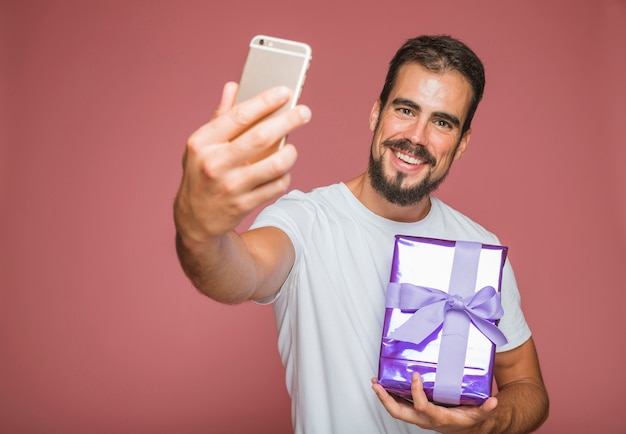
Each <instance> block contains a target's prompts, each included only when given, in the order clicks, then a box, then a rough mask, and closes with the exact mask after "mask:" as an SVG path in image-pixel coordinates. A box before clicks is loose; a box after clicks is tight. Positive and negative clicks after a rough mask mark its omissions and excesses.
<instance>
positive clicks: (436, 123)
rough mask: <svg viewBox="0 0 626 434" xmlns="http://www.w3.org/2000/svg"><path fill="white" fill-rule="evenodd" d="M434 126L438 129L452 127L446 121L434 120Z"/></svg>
mask: <svg viewBox="0 0 626 434" xmlns="http://www.w3.org/2000/svg"><path fill="white" fill-rule="evenodd" d="M435 125H437V126H438V127H442V128H448V129H450V128H452V125H451V124H450V122H448V121H444V120H443V119H437V120H435Z"/></svg>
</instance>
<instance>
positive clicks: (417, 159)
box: [383, 140, 436, 166]
mask: <svg viewBox="0 0 626 434" xmlns="http://www.w3.org/2000/svg"><path fill="white" fill-rule="evenodd" d="M383 145H384V146H386V147H387V148H389V150H390V151H391V152H392V153H393V155H395V156H396V158H397V159H398V160H399V161H401V162H403V163H405V164H408V165H410V166H420V165H430V166H434V165H435V162H436V161H435V158H434V157H433V156H432V155H431V154H430V153H429V152H428V151H427V150H426V148H424V147H423V146H421V145H414V144H413V143H411V142H410V141H408V140H387V141H385V142H383Z"/></svg>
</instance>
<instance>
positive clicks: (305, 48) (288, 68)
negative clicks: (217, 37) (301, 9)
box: [235, 35, 311, 161]
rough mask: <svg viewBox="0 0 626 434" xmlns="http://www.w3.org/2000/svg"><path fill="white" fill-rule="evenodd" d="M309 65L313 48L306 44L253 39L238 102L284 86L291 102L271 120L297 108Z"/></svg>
mask: <svg viewBox="0 0 626 434" xmlns="http://www.w3.org/2000/svg"><path fill="white" fill-rule="evenodd" d="M310 62H311V47H310V46H309V45H307V44H305V43H303V42H296V41H290V40H287V39H280V38H276V37H272V36H265V35H257V36H255V37H253V38H252V40H251V41H250V48H249V51H248V57H247V59H246V63H245V65H244V67H243V72H242V74H241V80H239V91H238V92H237V98H236V100H235V102H236V103H238V102H241V101H245V100H246V99H249V98H252V97H253V96H255V95H258V94H259V93H261V92H263V91H264V90H267V89H270V88H272V87H275V86H280V85H284V86H287V87H289V88H290V89H291V99H290V100H289V102H288V103H287V104H285V105H284V106H283V107H282V108H281V109H279V110H278V111H277V112H275V113H273V114H272V115H270V116H275V115H276V114H278V113H281V112H282V111H284V110H287V109H290V108H293V107H295V106H296V104H297V101H298V98H299V97H300V94H301V92H302V86H303V85H304V80H305V78H306V73H307V70H308V69H309V64H310ZM285 139H286V138H285V137H283V138H282V139H281V140H280V141H279V142H277V143H276V144H275V145H274V146H272V148H271V149H269V150H268V151H267V152H263V153H262V154H259V155H256V156H255V157H254V158H252V159H251V161H258V160H260V159H262V158H265V157H266V156H268V155H270V154H271V153H272V152H275V151H276V150H277V149H279V148H280V147H281V146H283V144H284V143H285Z"/></svg>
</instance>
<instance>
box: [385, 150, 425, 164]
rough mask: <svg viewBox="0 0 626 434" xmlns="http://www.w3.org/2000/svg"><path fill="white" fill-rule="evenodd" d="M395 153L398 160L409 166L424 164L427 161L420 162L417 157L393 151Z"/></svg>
mask: <svg viewBox="0 0 626 434" xmlns="http://www.w3.org/2000/svg"><path fill="white" fill-rule="evenodd" d="M393 153H394V154H395V156H396V157H397V158H398V160H401V161H404V162H405V163H408V164H415V165H417V164H424V163H425V161H424V160H420V159H418V158H416V157H413V156H411V155H407V154H403V153H402V152H399V151H393Z"/></svg>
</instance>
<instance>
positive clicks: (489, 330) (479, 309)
mask: <svg viewBox="0 0 626 434" xmlns="http://www.w3.org/2000/svg"><path fill="white" fill-rule="evenodd" d="M387 307H390V308H399V309H408V310H414V309H416V310H417V311H416V312H415V313H414V314H413V315H411V317H410V318H409V319H408V320H407V321H406V322H405V323H404V324H402V325H401V326H400V327H398V328H397V329H396V330H394V331H393V332H391V333H390V334H389V335H388V337H389V338H391V339H396V340H400V341H405V342H413V343H415V344H420V343H421V342H423V341H424V340H425V339H426V338H427V337H428V336H430V335H431V334H432V333H433V332H434V331H435V330H437V329H438V328H439V327H440V326H441V325H442V324H443V323H444V320H445V317H446V313H447V312H448V311H450V310H456V311H461V312H464V313H465V314H466V315H467V316H468V317H469V319H470V321H471V322H472V323H473V324H474V325H475V326H476V328H477V329H478V330H480V331H481V332H482V333H483V334H484V335H485V336H486V337H487V338H488V339H489V340H490V341H491V342H493V343H494V344H496V345H498V346H500V345H504V344H506V343H507V339H506V337H505V336H504V334H503V333H502V332H501V331H500V329H499V328H498V327H496V325H495V324H493V322H492V321H495V320H498V319H500V318H502V315H503V314H504V310H503V309H502V305H501V304H500V297H499V294H498V293H497V291H496V290H495V289H494V288H493V287H492V286H485V287H484V288H482V289H481V290H479V291H477V292H476V293H474V294H473V295H472V296H471V297H469V298H468V299H465V298H463V297H461V296H460V295H451V294H448V293H446V292H444V291H440V290H438V289H434V288H427V287H424V286H417V285H413V284H410V283H396V282H391V283H389V286H388V288H387Z"/></svg>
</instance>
